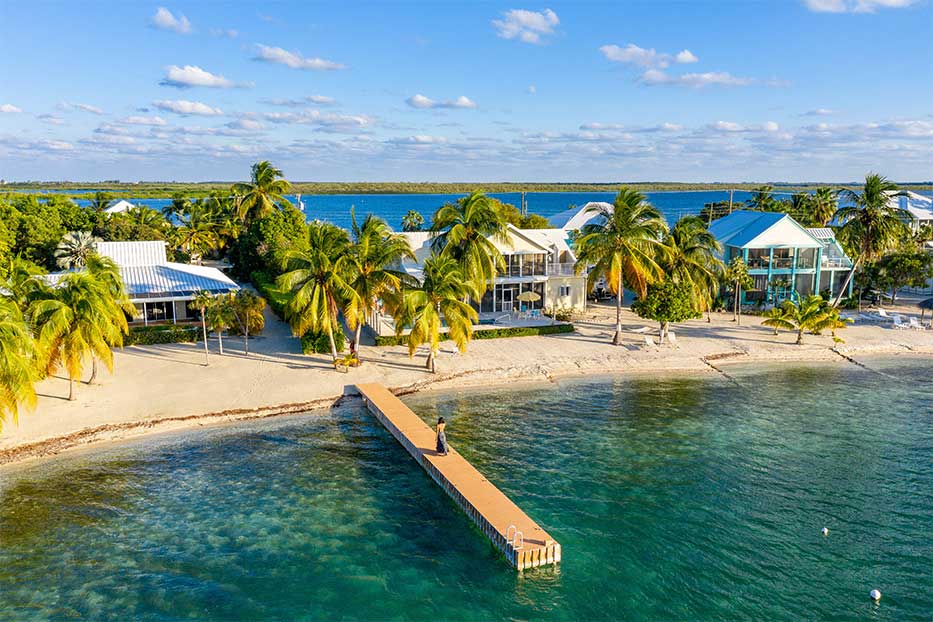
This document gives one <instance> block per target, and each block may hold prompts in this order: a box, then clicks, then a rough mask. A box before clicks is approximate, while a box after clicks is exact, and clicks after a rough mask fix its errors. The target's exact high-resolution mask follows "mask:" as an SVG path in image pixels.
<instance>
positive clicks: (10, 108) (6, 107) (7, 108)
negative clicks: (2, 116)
mask: <svg viewBox="0 0 933 622" xmlns="http://www.w3.org/2000/svg"><path fill="white" fill-rule="evenodd" d="M22 111H23V109H22V108H20V107H19V106H14V105H13V104H0V113H6V114H16V113H18V112H22Z"/></svg>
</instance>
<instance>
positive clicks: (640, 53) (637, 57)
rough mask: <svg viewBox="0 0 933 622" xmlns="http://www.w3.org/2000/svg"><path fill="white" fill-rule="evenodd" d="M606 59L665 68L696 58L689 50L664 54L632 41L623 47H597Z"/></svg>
mask: <svg viewBox="0 0 933 622" xmlns="http://www.w3.org/2000/svg"><path fill="white" fill-rule="evenodd" d="M599 51H600V52H602V54H603V56H605V57H606V59H607V60H611V61H613V62H616V63H624V64H626V65H635V66H636V67H641V68H643V69H665V68H666V67H669V66H670V64H671V63H678V64H681V65H683V64H688V63H696V62H698V61H699V60H700V59H699V58H697V57H696V56H695V55H694V54H693V52H691V51H690V50H681V51H680V52H678V53H677V54H665V53H662V52H658V51H657V50H655V49H654V48H651V49H645V48H641V47H638V46H637V45H635V44H634V43H629V44H628V45H626V46H625V47H619V46H618V45H604V46H602V47H600V48H599Z"/></svg>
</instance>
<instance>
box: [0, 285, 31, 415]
mask: <svg viewBox="0 0 933 622" xmlns="http://www.w3.org/2000/svg"><path fill="white" fill-rule="evenodd" d="M36 376H37V368H36V347H35V342H34V341H33V338H32V333H31V332H30V330H29V325H28V324H26V321H25V320H24V319H23V314H22V311H20V309H19V307H17V306H16V304H14V302H13V301H12V300H10V299H9V298H5V297H3V296H0V431H2V430H3V422H4V421H5V420H6V416H7V414H9V415H10V416H11V417H12V419H13V421H14V423H15V422H16V420H17V417H18V415H19V411H20V408H22V407H26V408H34V407H35V405H36V391H35V387H34V383H35V381H36Z"/></svg>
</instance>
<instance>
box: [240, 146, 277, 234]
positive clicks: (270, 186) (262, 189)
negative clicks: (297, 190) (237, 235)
mask: <svg viewBox="0 0 933 622" xmlns="http://www.w3.org/2000/svg"><path fill="white" fill-rule="evenodd" d="M289 188H291V184H290V183H288V182H287V181H286V180H285V179H283V178H282V171H281V170H279V169H277V168H275V167H274V166H272V164H271V163H270V162H269V161H268V160H263V161H262V162H257V163H255V164H253V167H252V179H251V180H250V182H249V183H236V184H233V192H234V194H236V195H238V196H239V203H238V205H237V215H238V216H239V218H240V219H241V220H243V221H246V222H252V221H254V220H257V219H259V218H262V217H263V216H265V215H266V214H269V213H271V212H272V211H273V210H274V209H275V207H276V205H279V204H285V203H287V202H288V199H286V198H285V196H284V194H285V193H286V192H288V190H289Z"/></svg>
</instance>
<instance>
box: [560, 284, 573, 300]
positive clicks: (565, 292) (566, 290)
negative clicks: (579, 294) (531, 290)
mask: <svg viewBox="0 0 933 622" xmlns="http://www.w3.org/2000/svg"><path fill="white" fill-rule="evenodd" d="M557 295H558V296H560V297H561V298H563V297H564V296H569V295H570V286H569V285H561V286H560V287H559V288H558V290H557Z"/></svg>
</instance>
